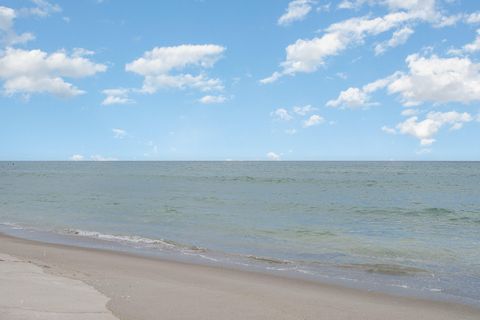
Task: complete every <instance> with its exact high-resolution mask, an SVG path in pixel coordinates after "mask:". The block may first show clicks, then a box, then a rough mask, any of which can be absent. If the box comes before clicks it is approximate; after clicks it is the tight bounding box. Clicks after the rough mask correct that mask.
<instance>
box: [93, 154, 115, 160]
mask: <svg viewBox="0 0 480 320" xmlns="http://www.w3.org/2000/svg"><path fill="white" fill-rule="evenodd" d="M90 160H92V161H117V160H118V159H117V158H112V157H104V156H102V155H99V154H95V155H92V156H90Z"/></svg>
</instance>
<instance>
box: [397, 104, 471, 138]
mask: <svg viewBox="0 0 480 320" xmlns="http://www.w3.org/2000/svg"><path fill="white" fill-rule="evenodd" d="M472 120H473V117H472V116H471V115H470V114H468V113H466V112H464V113H459V112H456V111H450V112H429V113H428V114H427V116H426V118H425V119H424V120H421V121H419V119H418V117H416V116H415V117H411V118H408V119H407V120H405V121H404V122H401V123H399V124H398V125H397V129H398V131H399V132H400V133H402V134H408V135H411V136H413V137H415V138H417V139H419V140H420V144H421V145H422V146H428V145H431V144H432V143H434V142H435V139H434V137H435V135H436V134H437V133H438V131H439V130H440V129H441V128H442V127H444V126H445V125H450V129H451V130H458V129H460V128H462V126H463V124H464V123H466V122H470V121H472Z"/></svg>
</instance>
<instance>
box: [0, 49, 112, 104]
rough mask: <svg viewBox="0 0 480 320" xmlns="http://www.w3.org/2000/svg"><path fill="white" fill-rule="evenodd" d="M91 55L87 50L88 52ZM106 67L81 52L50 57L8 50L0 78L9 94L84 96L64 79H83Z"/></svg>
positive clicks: (0, 60)
mask: <svg viewBox="0 0 480 320" xmlns="http://www.w3.org/2000/svg"><path fill="white" fill-rule="evenodd" d="M85 52H88V51H85ZM106 69H107V66H105V65H103V64H98V63H94V62H92V61H91V60H89V59H88V58H86V57H84V56H83V55H82V54H81V53H79V52H78V51H77V52H75V53H74V54H72V55H69V54H67V53H66V52H65V51H57V52H54V53H51V54H48V53H46V52H44V51H42V50H23V49H15V48H11V47H9V48H7V49H6V50H5V51H4V52H3V53H2V54H0V79H2V80H3V91H4V93H5V94H7V95H13V94H17V93H20V94H26V95H30V94H32V93H50V94H53V95H56V96H59V97H72V96H76V95H79V94H82V93H84V91H83V90H80V89H78V88H77V87H75V86H74V85H72V84H71V83H68V82H66V81H65V80H64V78H83V77H88V76H92V75H94V74H96V73H98V72H104V71H105V70H106Z"/></svg>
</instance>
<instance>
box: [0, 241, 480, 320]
mask: <svg viewBox="0 0 480 320" xmlns="http://www.w3.org/2000/svg"><path fill="white" fill-rule="evenodd" d="M0 253H1V257H0V258H1V261H0V279H1V280H0V281H1V286H0V313H1V314H2V317H1V319H2V320H13V319H15V320H16V319H115V318H118V319H338V320H340V319H342V320H343V319H386V318H388V319H413V318H415V319H425V320H426V319H435V320H440V319H479V317H480V310H476V309H473V308H470V307H466V306H462V305H457V304H449V303H441V302H432V301H423V300H418V299H412V298H404V297H395V296H389V295H385V294H380V293H371V292H364V291H360V290H354V289H348V288H341V287H337V286H332V285H324V284H318V283H311V282H307V281H302V280H296V279H288V278H280V277H276V276H271V275H265V274H259V273H252V272H244V271H238V270H229V269H224V268H217V267H210V266H200V265H192V264H187V263H180V262H172V261H163V260H157V259H151V258H145V257H140V256H134V255H129V254H124V253H118V252H110V251H104V250H95V249H85V248H78V247H70V246H64V245H57V244H46V243H40V242H34V241H29V240H23V239H18V238H13V237H10V236H5V235H1V236H0Z"/></svg>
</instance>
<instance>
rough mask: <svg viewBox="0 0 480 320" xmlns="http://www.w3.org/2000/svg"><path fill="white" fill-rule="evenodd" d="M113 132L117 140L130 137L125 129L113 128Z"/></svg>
mask: <svg viewBox="0 0 480 320" xmlns="http://www.w3.org/2000/svg"><path fill="white" fill-rule="evenodd" d="M112 132H113V136H114V137H115V139H123V138H125V137H126V136H127V135H128V134H127V131H125V130H123V129H120V128H113V129H112Z"/></svg>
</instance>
